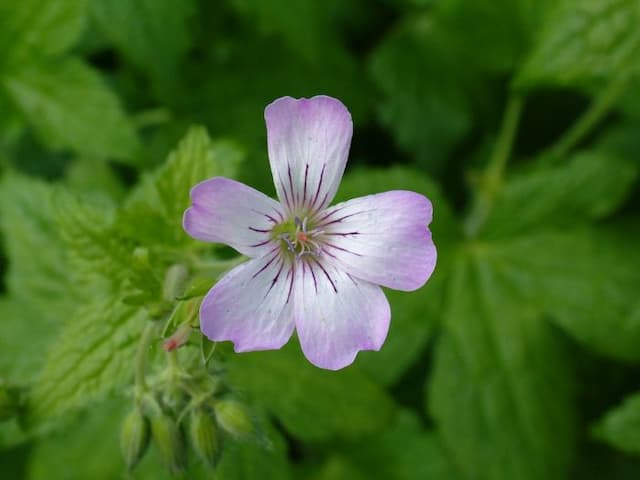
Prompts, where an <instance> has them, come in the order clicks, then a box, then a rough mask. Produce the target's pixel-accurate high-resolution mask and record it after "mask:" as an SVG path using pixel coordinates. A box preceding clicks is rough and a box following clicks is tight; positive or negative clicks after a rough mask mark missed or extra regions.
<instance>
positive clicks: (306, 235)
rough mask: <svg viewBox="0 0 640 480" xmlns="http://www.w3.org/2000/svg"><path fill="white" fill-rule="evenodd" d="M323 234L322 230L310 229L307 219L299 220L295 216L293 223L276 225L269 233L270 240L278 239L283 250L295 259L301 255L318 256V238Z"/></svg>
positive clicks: (319, 248)
mask: <svg viewBox="0 0 640 480" xmlns="http://www.w3.org/2000/svg"><path fill="white" fill-rule="evenodd" d="M323 233H324V232H323V231H322V230H319V229H317V228H313V227H311V226H310V225H309V223H308V219H307V217H304V218H302V219H300V217H297V216H296V217H294V219H293V221H288V222H285V223H281V224H279V225H276V226H275V227H274V228H273V230H272V231H271V235H272V238H277V239H279V240H280V241H281V242H282V247H283V249H285V250H286V251H287V252H290V253H291V254H293V255H295V257H296V258H300V257H302V256H303V255H312V256H316V257H317V256H319V255H320V253H321V252H322V248H321V246H320V243H319V238H318V237H319V236H320V235H322V234H323Z"/></svg>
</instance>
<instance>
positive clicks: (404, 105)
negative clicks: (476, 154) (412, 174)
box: [370, 17, 474, 169]
mask: <svg viewBox="0 0 640 480" xmlns="http://www.w3.org/2000/svg"><path fill="white" fill-rule="evenodd" d="M370 67H371V73H372V76H373V79H374V81H375V82H376V84H377V86H378V87H379V88H380V89H381V90H382V92H383V94H384V98H383V101H382V103H381V105H380V107H379V109H378V115H379V117H380V120H381V122H382V123H383V124H384V125H385V126H386V127H387V128H389V129H390V131H391V132H392V133H393V134H394V136H395V139H396V141H397V142H398V144H399V145H400V146H401V147H402V148H403V149H404V150H407V151H409V152H412V153H415V154H416V156H417V157H418V162H419V163H421V164H423V165H426V166H429V167H430V168H432V169H433V168H434V167H435V166H437V165H438V164H439V163H441V162H443V161H444V159H445V158H446V156H447V154H448V153H449V152H450V151H451V149H452V148H453V146H454V145H455V144H456V143H457V142H458V141H460V140H461V138H462V137H463V136H464V135H465V133H467V131H468V130H469V128H470V126H471V105H470V104H469V100H468V98H469V95H468V94H467V92H466V89H467V84H466V82H468V81H469V82H473V80H469V77H473V75H474V73H473V71H470V70H469V69H468V68H466V65H463V63H462V62H460V61H459V59H457V58H453V57H452V55H451V51H450V49H449V48H448V41H447V39H446V38H444V36H443V35H441V33H440V31H438V30H436V29H435V28H434V25H433V22H431V20H430V19H429V18H424V17H423V18H418V20H417V21H415V20H412V21H411V22H409V23H407V24H403V25H402V26H401V27H400V28H399V29H397V30H396V31H394V32H393V33H391V34H390V35H389V36H388V37H387V38H385V40H384V41H383V42H382V43H381V44H380V46H379V47H378V48H377V49H376V51H375V52H374V53H373V57H372V61H371V65H370Z"/></svg>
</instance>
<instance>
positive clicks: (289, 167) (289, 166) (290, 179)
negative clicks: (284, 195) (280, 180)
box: [287, 163, 298, 206]
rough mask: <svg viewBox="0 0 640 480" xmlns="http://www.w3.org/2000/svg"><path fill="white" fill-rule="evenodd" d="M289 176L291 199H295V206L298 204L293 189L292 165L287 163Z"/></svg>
mask: <svg viewBox="0 0 640 480" xmlns="http://www.w3.org/2000/svg"><path fill="white" fill-rule="evenodd" d="M287 176H288V177H289V188H290V189H291V197H292V198H293V205H294V206H295V205H296V204H297V202H298V199H297V198H296V191H295V189H294V188H293V179H292V178H291V164H289V163H287Z"/></svg>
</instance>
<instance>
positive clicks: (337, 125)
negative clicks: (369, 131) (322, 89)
mask: <svg viewBox="0 0 640 480" xmlns="http://www.w3.org/2000/svg"><path fill="white" fill-rule="evenodd" d="M264 117H265V121H266V123H267V140H268V147H269V162H270V164H271V173H272V174H273V180H274V183H275V185H276V191H277V192H278V198H280V201H281V202H282V203H283V204H284V205H286V206H287V208H288V210H289V213H292V212H296V211H297V210H300V209H311V210H314V211H318V210H321V209H323V208H324V207H326V206H327V205H329V203H330V202H331V200H332V199H333V197H334V195H335V193H336V190H337V189H338V184H339V183H340V179H341V178H342V173H343V172H344V167H345V165H346V163H347V156H348V155H349V146H350V144H351V135H352V133H353V124H352V122H351V114H350V113H349V111H348V110H347V108H346V107H345V106H344V105H343V104H342V103H341V102H340V101H339V100H336V99H335V98H331V97H327V96H317V97H313V98H301V99H295V98H291V97H282V98H279V99H277V100H275V101H274V102H273V103H271V104H270V105H268V106H267V108H266V109H265V112H264Z"/></svg>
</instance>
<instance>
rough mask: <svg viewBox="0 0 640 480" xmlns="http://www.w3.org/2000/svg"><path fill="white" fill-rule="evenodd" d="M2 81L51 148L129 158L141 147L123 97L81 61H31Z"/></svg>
mask: <svg viewBox="0 0 640 480" xmlns="http://www.w3.org/2000/svg"><path fill="white" fill-rule="evenodd" d="M0 81H2V83H3V86H4V87H5V88H6V90H7V92H8V94H9V95H10V96H11V97H12V99H13V101H14V102H15V103H16V105H17V106H18V108H19V110H20V111H21V112H22V114H23V115H24V116H25V118H26V119H27V120H28V122H29V123H30V125H32V126H33V127H34V129H35V130H36V132H37V133H38V134H39V135H40V137H41V138H42V140H43V141H44V142H46V143H47V144H48V145H49V146H50V147H51V148H54V149H65V148H70V149H73V150H75V151H76V152H78V153H81V154H86V155H89V156H92V157H96V158H109V157H113V158H116V159H119V160H130V159H131V157H132V155H133V154H134V152H135V151H136V149H137V148H138V146H139V145H138V139H137V137H136V132H135V131H134V129H133V126H132V124H131V123H130V122H129V119H128V118H127V117H126V115H125V113H124V112H123V110H122V107H121V105H120V103H119V101H118V98H117V97H116V96H115V95H114V94H113V92H111V91H110V90H109V89H108V88H107V87H106V85H105V84H104V82H103V80H102V78H100V75H99V74H98V73H97V72H96V71H95V70H93V69H92V68H90V67H88V66H87V65H85V64H84V63H82V62H81V61H79V60H77V59H73V58H72V59H68V60H63V61H59V62H56V63H48V64H41V65H31V66H29V67H26V68H23V69H20V70H18V71H14V72H11V73H10V74H9V75H8V76H6V77H5V78H4V79H1V78H0ZM97 126H99V128H97Z"/></svg>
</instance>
